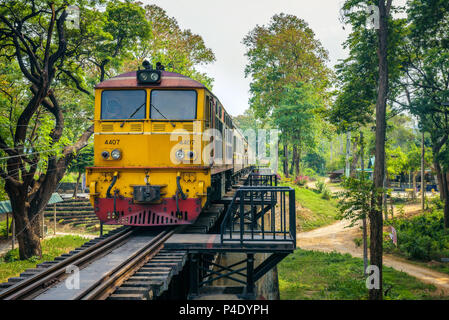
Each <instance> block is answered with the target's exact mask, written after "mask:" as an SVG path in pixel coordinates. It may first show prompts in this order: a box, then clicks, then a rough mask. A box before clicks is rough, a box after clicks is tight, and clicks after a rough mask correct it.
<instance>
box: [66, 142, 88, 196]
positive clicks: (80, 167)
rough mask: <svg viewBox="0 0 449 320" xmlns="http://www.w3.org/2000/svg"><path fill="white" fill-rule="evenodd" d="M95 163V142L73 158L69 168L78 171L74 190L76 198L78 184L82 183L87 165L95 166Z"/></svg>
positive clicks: (69, 170)
mask: <svg viewBox="0 0 449 320" xmlns="http://www.w3.org/2000/svg"><path fill="white" fill-rule="evenodd" d="M93 164H94V146H93V144H90V145H88V146H87V147H86V148H84V149H82V150H81V151H80V152H79V153H78V154H77V155H76V158H75V159H73V161H72V163H71V164H70V166H69V168H68V172H73V173H77V174H78V175H77V177H76V185H75V188H74V190H73V198H76V194H77V193H78V185H79V183H80V179H81V175H82V174H83V173H84V172H86V167H89V166H93Z"/></svg>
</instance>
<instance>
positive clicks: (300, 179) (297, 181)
mask: <svg viewBox="0 0 449 320" xmlns="http://www.w3.org/2000/svg"><path fill="white" fill-rule="evenodd" d="M309 180H310V179H309V177H307V176H298V177H296V179H295V182H294V183H295V184H296V185H297V186H300V187H302V186H304V185H305V184H306V183H307V182H309Z"/></svg>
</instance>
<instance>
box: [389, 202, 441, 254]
mask: <svg viewBox="0 0 449 320" xmlns="http://www.w3.org/2000/svg"><path fill="white" fill-rule="evenodd" d="M386 224H388V225H391V226H393V227H394V228H395V229H396V232H397V237H398V248H397V249H398V250H399V251H400V252H401V253H403V254H405V255H406V256H407V257H408V258H412V259H417V260H423V261H430V260H440V259H441V258H442V257H447V256H449V232H448V231H446V230H445V229H444V217H443V213H442V212H441V211H437V212H432V213H425V214H422V215H419V216H414V217H412V218H410V219H406V218H394V219H391V220H389V221H388V222H387V221H386ZM384 245H385V249H386V251H393V250H394V249H395V248H394V247H392V246H391V239H386V240H385V241H384Z"/></svg>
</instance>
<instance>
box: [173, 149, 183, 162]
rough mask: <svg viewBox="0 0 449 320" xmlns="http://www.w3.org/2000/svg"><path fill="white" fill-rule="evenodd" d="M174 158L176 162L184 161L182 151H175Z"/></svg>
mask: <svg viewBox="0 0 449 320" xmlns="http://www.w3.org/2000/svg"><path fill="white" fill-rule="evenodd" d="M175 156H176V158H177V159H178V160H182V159H184V156H185V154H184V151H182V150H178V151H176V154H175Z"/></svg>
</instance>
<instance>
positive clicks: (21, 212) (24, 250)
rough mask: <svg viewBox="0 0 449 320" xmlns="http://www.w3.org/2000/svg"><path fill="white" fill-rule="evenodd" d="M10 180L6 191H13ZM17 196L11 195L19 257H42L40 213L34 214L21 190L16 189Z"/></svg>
mask: <svg viewBox="0 0 449 320" xmlns="http://www.w3.org/2000/svg"><path fill="white" fill-rule="evenodd" d="M11 188H12V187H11V186H10V185H9V183H8V182H6V183H5V189H6V191H7V192H8V191H12V190H11ZM14 192H15V195H16V196H15V197H11V196H10V197H9V198H10V202H11V208H12V212H13V217H14V221H15V234H16V237H17V240H18V242H19V257H20V259H21V260H25V259H29V258H31V257H33V256H37V257H39V258H42V249H41V242H40V239H39V230H40V220H39V217H40V215H39V214H33V213H32V212H31V211H32V210H29V209H30V206H29V203H28V202H26V196H24V195H23V193H21V192H20V190H14ZM8 194H9V193H8Z"/></svg>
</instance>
